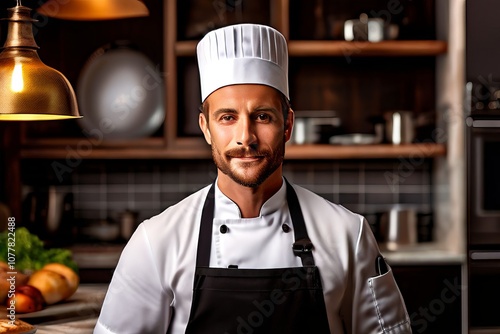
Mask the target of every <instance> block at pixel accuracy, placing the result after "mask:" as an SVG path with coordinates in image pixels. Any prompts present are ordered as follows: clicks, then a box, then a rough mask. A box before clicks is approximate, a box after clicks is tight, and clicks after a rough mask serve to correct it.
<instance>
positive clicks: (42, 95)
mask: <svg viewBox="0 0 500 334" xmlns="http://www.w3.org/2000/svg"><path fill="white" fill-rule="evenodd" d="M8 11H9V18H8V19H7V20H8V21H9V23H8V33H7V40H6V41H5V44H4V50H3V51H2V53H0V121H4V120H7V121H33V120H58V119H70V118H80V115H79V113H78V104H77V100H76V96H75V92H74V90H73V88H72V87H71V84H70V83H69V81H68V80H67V79H66V78H65V77H64V75H62V74H61V73H60V72H59V71H57V70H55V69H53V68H51V67H48V66H46V65H45V64H44V63H43V62H42V61H41V60H40V58H39V57H38V53H37V50H38V45H37V44H36V42H35V38H34V37H33V29H32V22H35V21H36V20H33V19H32V18H31V16H30V13H31V9H30V8H28V7H24V6H22V5H21V3H20V1H18V2H17V6H16V7H13V8H9V9H8Z"/></svg>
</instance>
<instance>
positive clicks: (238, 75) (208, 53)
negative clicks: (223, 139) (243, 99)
mask: <svg viewBox="0 0 500 334" xmlns="http://www.w3.org/2000/svg"><path fill="white" fill-rule="evenodd" d="M196 52H197V55H198V66H199V70H200V81H201V100H202V101H205V99H206V98H207V97H208V96H209V95H210V94H211V93H213V92H214V91H215V90H217V89H219V88H221V87H224V86H228V85H236V84H262V85H267V86H271V87H274V88H276V89H277V90H279V91H280V92H282V93H283V94H284V95H285V96H286V97H287V98H289V96H288V50H287V45H286V40H285V37H283V35H282V34H281V33H280V32H278V31H277V30H275V29H273V28H271V27H268V26H264V25H258V24H237V25H232V26H227V27H224V28H220V29H217V30H213V31H211V32H209V33H208V34H206V35H205V37H203V39H202V40H201V41H200V42H199V43H198V46H197V48H196Z"/></svg>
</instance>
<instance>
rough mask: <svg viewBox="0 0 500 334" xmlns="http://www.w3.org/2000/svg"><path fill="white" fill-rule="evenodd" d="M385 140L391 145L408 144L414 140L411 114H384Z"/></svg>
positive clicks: (402, 111)
mask: <svg viewBox="0 0 500 334" xmlns="http://www.w3.org/2000/svg"><path fill="white" fill-rule="evenodd" d="M384 118H385V130H386V139H387V141H388V142H389V143H392V144H396V145H399V144H409V143H411V142H413V139H415V122H414V120H413V112H411V111H407V110H396V111H389V112H386V113H385V114H384Z"/></svg>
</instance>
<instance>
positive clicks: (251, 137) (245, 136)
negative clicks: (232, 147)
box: [235, 119, 257, 146]
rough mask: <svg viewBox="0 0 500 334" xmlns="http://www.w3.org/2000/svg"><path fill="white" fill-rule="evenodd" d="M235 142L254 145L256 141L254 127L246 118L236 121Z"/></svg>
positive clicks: (242, 144)
mask: <svg viewBox="0 0 500 334" xmlns="http://www.w3.org/2000/svg"><path fill="white" fill-rule="evenodd" d="M235 139H236V144H238V145H241V146H254V145H255V144H256V142H257V136H256V135H255V128H254V126H253V124H252V122H251V121H250V120H248V119H241V120H240V122H238V126H237V128H236V134H235Z"/></svg>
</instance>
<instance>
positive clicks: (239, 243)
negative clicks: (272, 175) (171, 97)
mask: <svg viewBox="0 0 500 334" xmlns="http://www.w3.org/2000/svg"><path fill="white" fill-rule="evenodd" d="M293 187H294V189H295V191H296V193H297V197H298V198H299V202H300V206H301V209H302V213H303V215H304V220H305V223H306V228H307V232H308V235H309V238H310V239H311V241H312V243H313V245H314V250H313V256H314V260H315V263H316V266H317V267H318V268H319V271H320V275H321V281H322V285H323V294H324V297H325V305H326V310H327V315H328V321H329V325H330V332H331V333H332V334H340V333H355V334H368V333H411V329H410V320H409V317H408V313H407V311H406V308H405V306H404V302H403V299H402V297H401V294H400V292H399V289H398V287H397V285H396V283H395V280H394V277H393V274H392V270H391V269H390V267H389V271H388V272H387V273H385V274H382V275H380V276H378V275H377V272H376V268H375V267H376V266H375V261H376V257H377V256H378V255H379V250H378V246H377V242H376V241H375V239H374V237H373V234H372V233H371V230H370V228H369V225H368V223H367V222H366V220H365V219H364V218H363V217H362V216H360V215H358V214H354V213H352V212H350V211H349V210H347V209H346V208H344V207H342V206H340V205H337V204H333V203H331V202H329V201H327V200H325V199H324V198H322V197H320V196H318V195H316V194H314V193H312V192H311V191H309V190H307V189H305V188H302V187H299V186H297V185H294V186H293ZM208 190H209V186H207V187H205V188H203V189H201V190H200V191H198V192H196V193H194V194H192V195H191V196H189V197H187V198H185V199H184V200H182V201H181V202H179V203H178V204H176V205H174V206H171V207H169V208H167V209H166V210H165V211H163V212H162V213H160V214H159V215H157V216H155V217H153V218H151V219H149V220H146V221H144V222H143V223H142V224H140V226H139V227H138V228H137V230H136V232H135V233H134V235H133V236H132V238H131V239H130V241H129V242H128V244H127V245H126V247H125V249H124V250H123V253H122V255H121V257H120V260H119V263H118V265H117V267H116V270H115V272H114V275H113V278H112V280H111V283H110V286H109V289H108V292H107V294H106V298H105V300H104V304H103V307H102V311H101V314H100V316H99V319H98V321H97V324H96V327H95V329H94V334H108V333H119V334H125V333H134V334H139V333H140V334H147V333H155V334H156V333H158V334H160V333H161V334H163V333H166V332H167V329H168V328H169V326H170V329H169V330H170V332H169V333H172V334H181V333H184V332H185V329H186V326H187V322H188V319H189V313H190V309H191V301H192V295H193V279H194V273H195V266H196V252H197V246H198V237H199V230H200V222H201V212H202V209H203V204H204V202H205V198H206V196H207V193H208ZM283 224H286V225H288V226H289V227H291V228H292V229H293V224H292V221H291V218H290V212H289V210H288V204H287V201H286V185H285V182H283V185H282V187H281V189H280V190H279V191H278V192H277V193H276V194H274V195H273V196H272V197H271V198H270V199H269V200H268V201H266V203H264V205H263V206H262V208H261V212H260V215H259V217H256V218H241V215H240V211H239V208H238V206H237V205H236V204H235V203H234V202H232V201H231V200H230V199H229V198H228V197H226V196H225V195H224V194H222V192H221V191H220V190H219V188H218V187H215V210H214V227H213V229H212V248H211V255H210V266H211V267H222V268H227V267H228V266H229V265H237V266H238V268H254V269H255V268H278V267H280V268H284V267H300V266H302V263H301V261H300V258H299V257H297V256H295V255H294V254H293V252H292V247H291V246H292V244H293V242H294V234H293V230H291V231H289V232H288V233H287V232H285V231H286V228H285V229H284V228H283V227H282V226H283ZM221 225H226V227H227V228H228V229H227V232H226V233H221V232H220V226H221Z"/></svg>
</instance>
